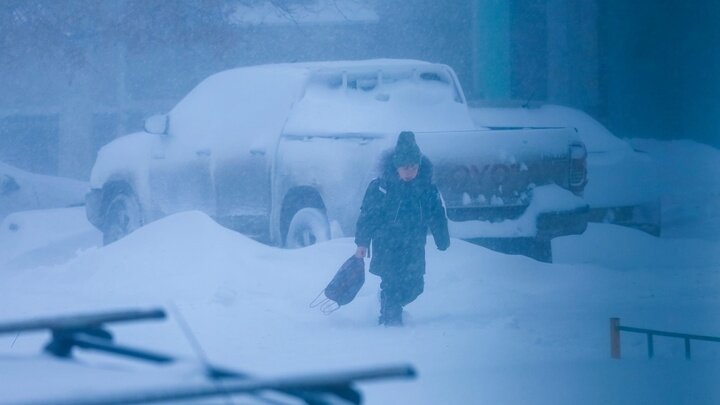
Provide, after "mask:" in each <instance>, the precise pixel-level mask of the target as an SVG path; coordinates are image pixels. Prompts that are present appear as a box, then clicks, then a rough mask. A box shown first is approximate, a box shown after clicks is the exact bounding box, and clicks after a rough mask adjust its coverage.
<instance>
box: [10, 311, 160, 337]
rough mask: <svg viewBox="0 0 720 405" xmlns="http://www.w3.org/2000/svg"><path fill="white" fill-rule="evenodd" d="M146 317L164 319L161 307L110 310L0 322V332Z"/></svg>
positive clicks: (84, 324)
mask: <svg viewBox="0 0 720 405" xmlns="http://www.w3.org/2000/svg"><path fill="white" fill-rule="evenodd" d="M148 319H165V311H163V310H162V309H149V310H129V311H111V312H104V313H94V314H79V315H69V316H57V317H50V318H39V319H33V320H29V321H19V322H8V323H3V324H0V334H4V333H18V332H29V331H37V330H46V329H50V330H69V329H87V328H90V327H94V326H99V325H104V324H108V323H116V322H126V321H140V320H148Z"/></svg>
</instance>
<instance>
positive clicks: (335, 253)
mask: <svg viewBox="0 0 720 405" xmlns="http://www.w3.org/2000/svg"><path fill="white" fill-rule="evenodd" d="M633 144H635V145H636V146H642V147H643V149H645V150H647V151H648V152H649V153H650V156H652V157H653V158H654V159H665V160H663V164H664V165H665V166H667V169H666V170H664V171H663V172H661V176H662V180H663V181H662V184H663V198H664V200H666V201H670V202H675V203H677V205H673V204H669V205H668V206H667V208H666V211H665V212H664V214H665V216H664V220H665V221H667V224H666V227H665V229H666V230H667V232H666V233H665V235H668V236H664V237H663V238H655V237H652V236H649V235H647V234H645V233H642V232H639V231H635V230H632V229H626V228H621V227H616V226H613V225H606V224H591V225H590V226H589V228H588V230H587V231H586V232H585V233H584V234H583V235H577V236H570V237H563V238H557V239H555V240H554V241H553V245H554V249H555V254H554V258H555V261H556V263H554V264H544V263H539V262H536V261H534V260H532V259H529V258H526V257H522V256H509V255H503V254H500V253H495V252H492V251H490V250H487V249H484V248H482V247H478V246H475V245H471V244H468V243H465V242H462V241H460V240H457V239H453V244H452V246H451V247H450V249H449V250H447V251H446V252H438V251H436V250H435V249H434V248H432V246H433V244H432V242H431V241H430V242H429V244H428V246H429V248H428V253H427V265H428V272H427V275H426V288H425V292H424V293H423V295H421V296H420V298H419V299H418V300H417V301H415V302H414V303H412V304H410V305H409V306H408V307H407V308H406V310H407V318H406V319H407V326H405V327H403V328H397V329H396V328H382V327H378V326H377V325H376V317H377V312H378V299H377V291H378V287H379V280H378V279H377V278H376V277H374V276H369V277H368V279H367V281H366V284H365V286H364V287H363V289H362V290H361V291H360V293H359V295H358V297H357V298H356V300H355V301H354V302H352V303H350V304H349V305H347V306H346V307H343V308H341V309H340V310H339V311H337V312H336V313H334V314H332V315H330V316H325V315H323V314H321V313H320V312H318V311H316V310H313V309H311V308H309V307H308V304H309V302H310V301H311V300H312V299H313V298H314V297H315V296H316V295H317V293H318V292H319V291H320V290H321V289H322V288H323V287H324V285H325V284H326V283H327V282H328V281H329V280H330V278H331V277H332V275H333V273H334V271H335V270H336V269H337V267H338V266H339V265H340V264H341V263H342V262H343V261H344V260H345V259H346V258H347V257H348V256H349V255H350V254H351V253H352V252H353V251H354V245H353V243H352V239H350V238H343V239H336V240H332V241H329V242H326V243H322V244H319V245H315V246H312V247H310V248H306V249H300V250H282V249H277V248H272V247H268V246H265V245H261V244H258V243H256V242H254V241H252V240H250V239H248V238H246V237H244V236H242V235H239V234H236V233H234V232H231V231H229V230H226V229H224V228H222V227H220V226H218V225H217V224H215V223H214V222H213V221H212V220H210V219H209V218H208V217H207V216H205V215H204V214H201V213H199V212H186V213H182V214H177V215H173V216H170V217H167V218H164V219H162V220H160V221H157V222H154V223H152V224H149V225H148V226H146V227H143V228H141V229H139V230H138V231H136V232H135V233H133V234H131V235H129V236H128V237H126V238H125V239H122V240H120V241H118V242H116V243H114V244H111V245H109V246H106V247H104V248H103V247H99V246H97V245H95V244H92V243H88V242H87V241H83V242H77V243H75V244H74V246H67V245H64V244H63V243H62V242H63V241H67V239H65V238H60V239H53V240H48V243H47V244H46V245H45V246H44V249H43V250H42V252H40V251H38V252H39V253H38V254H37V255H35V256H32V257H28V258H27V260H25V261H24V262H23V266H22V267H18V266H16V265H15V264H14V263H8V262H2V261H0V268H1V269H2V270H1V273H0V297H1V298H0V304H1V305H0V319H3V320H11V319H12V320H15V319H20V318H24V317H32V316H38V315H51V314H62V313H68V312H71V313H72V312H77V311H87V310H106V309H116V308H124V307H146V306H155V305H164V306H166V308H167V307H175V308H177V310H178V311H179V312H180V313H181V314H182V315H183V317H184V318H185V320H186V321H187V323H188V324H189V325H190V327H191V328H192V330H193V332H194V334H195V335H196V337H197V339H198V340H199V341H200V342H201V344H202V346H203V349H204V351H205V352H206V353H207V357H208V358H209V359H210V360H211V361H212V362H215V363H220V364H222V365H226V366H231V367H234V368H237V369H240V370H244V371H249V372H252V373H255V374H256V375H259V376H271V375H289V374H295V373H301V372H311V371H322V370H341V369H346V368H357V367H364V366H376V365H381V364H388V363H397V362H401V363H405V362H410V363H412V364H414V366H415V367H416V368H417V370H418V372H419V377H418V378H417V379H416V380H414V381H387V382H376V383H367V384H361V385H360V388H361V389H362V390H363V392H364V394H365V396H366V401H367V403H369V404H386V403H398V404H438V403H453V404H475V403H502V404H529V403H532V404H609V403H612V404H638V403H653V404H681V403H682V404H686V403H692V404H715V403H718V401H720V390H718V389H717V384H716V383H717V380H718V378H720V362H719V361H718V360H720V345H719V344H717V343H703V342H693V343H692V353H693V360H692V361H686V360H685V359H684V345H683V341H682V340H676V339H668V338H656V339H655V353H656V354H655V359H653V360H648V359H647V358H646V346H645V337H644V336H642V335H633V334H628V333H623V335H622V342H623V346H622V347H623V359H622V360H612V359H610V356H609V322H608V318H610V317H614V316H617V317H620V318H621V322H622V324H624V325H631V326H637V327H647V328H653V329H661V330H670V331H677V332H686V333H694V334H702V335H714V336H720V328H718V326H717V325H719V324H720V322H719V321H720V313H718V311H717V308H718V305H719V304H720V298H719V296H718V294H717V291H718V289H719V288H720V237H719V235H720V221H718V218H720V215H719V214H718V213H717V210H716V209H713V207H715V208H716V207H717V198H718V195H720V182H718V177H717V176H718V170H719V169H718V167H717V163H716V162H718V161H720V151H718V150H717V149H712V148H709V147H706V146H703V145H698V144H695V143H692V142H671V143H667V142H657V141H638V140H634V141H633ZM698 169H703V170H704V173H705V175H704V176H698V175H695V176H693V175H691V174H690V173H698V172H697V170H698ZM682 197H686V198H687V199H690V201H691V202H692V204H693V205H694V207H695V209H689V208H688V209H681V208H680V201H679V200H680V199H682ZM27 215H28V221H30V217H32V216H33V214H27ZM34 215H42V214H40V213H37V214H34ZM72 215H75V214H72V213H69V214H68V217H67V219H68V221H69V222H72V223H73V224H74V225H70V224H68V225H67V227H68V228H71V227H72V228H74V229H76V232H75V231H74V232H68V233H69V234H77V233H83V232H84V231H83V230H86V229H88V228H87V227H88V225H87V224H86V223H83V221H82V220H81V218H77V217H75V219H72V218H71V217H72ZM38 219H39V218H38ZM38 222H43V221H38ZM21 229H24V228H21ZM36 232H37V235H38V237H39V235H40V234H42V233H43V232H44V231H43V230H37V231H36ZM38 242H40V241H39V240H38ZM5 246H6V245H5V244H4V243H3V244H2V245H0V251H3V254H5V252H4V249H6V247H5ZM53 251H63V252H74V254H73V256H74V257H73V258H72V259H69V260H66V258H65V257H62V258H60V256H56V257H58V259H57V260H55V261H54V262H53V263H52V264H51V263H48V260H47V257H49V255H50V254H51V252H53ZM0 257H7V255H4V256H3V255H0ZM33 259H34V260H36V263H35V265H33V263H31V261H32V260H33ZM171 315H172V312H171ZM113 330H115V331H117V336H116V337H117V339H118V341H119V342H123V343H126V344H132V345H136V346H141V347H146V348H152V349H156V350H159V351H162V352H169V353H175V354H177V355H179V356H182V357H184V358H186V359H193V358H196V357H197V355H196V354H195V353H194V351H193V349H192V347H191V345H190V344H189V343H188V341H187V338H186V337H185V336H184V335H183V333H182V332H181V330H180V328H179V327H178V326H177V320H176V319H174V318H173V317H172V316H171V319H170V320H169V321H167V322H164V323H160V324H154V323H143V324H138V325H135V326H125V327H123V326H118V327H116V328H113ZM46 338H47V336H46V335H43V334H22V335H19V336H14V335H13V336H0V373H1V374H2V375H3V376H8V377H4V379H5V378H12V379H11V380H7V379H5V380H4V382H3V384H0V397H1V398H2V399H3V400H5V401H10V400H13V399H20V398H27V397H28V395H33V396H34V397H37V396H42V395H45V394H47V395H53V394H54V393H57V392H58V391H62V390H63V388H66V389H67V390H68V391H71V392H72V393H73V394H78V395H82V393H84V392H85V393H88V392H98V391H102V390H104V389H110V388H111V387H113V389H118V388H120V389H122V388H132V387H139V386H146V385H147V384H148V383H157V384H164V383H167V382H168V381H169V380H173V381H181V382H183V381H184V382H191V381H196V380H197V376H196V375H194V374H193V373H191V372H189V371H188V369H187V368H181V369H180V370H176V369H163V371H167V372H159V373H158V372H157V371H152V370H147V369H146V368H145V367H144V366H143V367H139V366H133V365H131V364H125V363H120V364H116V363H114V362H111V361H109V360H104V358H103V357H100V356H99V355H93V354H84V355H83V356H82V357H81V363H73V364H72V366H73V367H71V368H74V366H75V365H79V366H87V367H88V368H93V369H97V368H108V367H109V368H111V369H112V372H111V373H110V374H112V377H110V374H108V373H105V372H103V373H92V374H89V373H85V372H83V371H77V372H72V371H67V370H68V369H67V368H63V370H65V371H63V372H62V373H56V372H55V371H57V370H58V367H55V366H52V367H48V366H47V364H46V363H47V360H46V359H45V360H43V359H42V358H41V356H39V355H38V350H39V348H40V347H41V344H42V343H43V342H44V341H45V340H46ZM19 371H22V373H20V372H19ZM122 371H125V372H127V373H128V374H127V375H122V374H123V372H122ZM29 374H32V375H33V378H30V377H27V376H28V375H29ZM139 375H142V377H143V378H142V379H139V378H138V376H139ZM13 376H16V377H13ZM17 376H21V377H17ZM22 376H24V377H22ZM75 377H80V378H81V379H76V378H75ZM41 378H42V379H44V380H46V381H47V380H50V381H51V383H47V382H42V381H41V380H40V379H41ZM139 380H140V381H139ZM5 381H11V383H10V384H5Z"/></svg>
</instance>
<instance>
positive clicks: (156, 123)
mask: <svg viewBox="0 0 720 405" xmlns="http://www.w3.org/2000/svg"><path fill="white" fill-rule="evenodd" d="M168 122H169V117H168V115H167V114H156V115H153V116H151V117H149V118H147V119H146V120H145V132H147V133H150V134H157V135H166V134H167V130H168Z"/></svg>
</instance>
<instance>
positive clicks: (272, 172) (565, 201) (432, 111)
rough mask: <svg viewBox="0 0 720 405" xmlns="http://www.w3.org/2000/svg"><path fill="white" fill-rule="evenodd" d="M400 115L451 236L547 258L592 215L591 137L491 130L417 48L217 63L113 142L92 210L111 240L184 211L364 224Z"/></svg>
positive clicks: (265, 235) (319, 230) (282, 235)
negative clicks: (430, 173)
mask: <svg viewBox="0 0 720 405" xmlns="http://www.w3.org/2000/svg"><path fill="white" fill-rule="evenodd" d="M402 130H411V131H415V132H416V138H417V141H418V143H419V145H420V148H421V149H422V151H423V153H425V154H426V155H427V156H428V157H429V158H430V159H431V160H432V161H433V163H434V164H435V180H436V183H437V184H438V187H439V188H440V191H441V193H442V195H443V198H444V200H445V204H446V207H447V211H448V217H449V219H450V227H451V228H450V230H451V235H452V236H455V237H459V238H463V239H467V240H471V241H474V242H478V243H481V244H486V245H490V246H491V247H495V248H499V247H500V248H502V247H503V246H500V245H498V244H504V245H506V246H504V247H505V248H507V247H510V248H513V247H514V248H515V250H518V251H519V252H520V253H525V254H529V255H531V256H534V257H537V258H540V259H544V260H549V259H550V257H551V256H550V254H551V252H550V239H552V238H553V237H555V236H559V235H567V234H577V233H581V232H583V231H584V230H585V228H586V225H587V204H585V202H584V200H583V199H582V198H581V195H582V191H583V188H584V186H585V183H586V167H585V159H586V151H585V147H584V145H583V144H582V142H581V141H580V140H579V138H578V137H577V135H576V134H575V133H574V130H571V129H565V128H549V129H533V130H512V129H508V130H496V129H493V130H490V129H487V130H484V129H477V128H476V127H475V126H474V123H473V121H472V119H471V117H470V114H469V112H468V108H467V104H466V101H465V96H464V95H463V92H462V89H461V87H460V85H459V83H458V80H457V77H456V76H455V73H454V72H453V70H452V69H451V68H449V67H448V66H445V65H439V64H432V63H427V62H421V61H414V60H367V61H349V62H316V63H298V64H278V65H264V66H254V67H244V68H237V69H232V70H228V71H224V72H220V73H218V74H215V75H213V76H210V77H209V78H207V79H206V80H204V81H203V82H202V83H200V84H199V85H198V86H197V87H196V88H195V89H193V90H192V91H191V92H190V93H189V94H188V95H187V96H186V97H185V98H184V99H183V100H181V101H180V102H179V103H178V104H177V105H176V106H175V107H174V108H173V109H172V110H171V111H170V112H169V113H168V114H163V115H156V116H153V117H150V118H148V119H147V120H146V122H145V131H143V132H139V133H134V134H130V135H126V136H123V137H120V138H118V139H116V140H114V141H113V142H111V143H110V144H108V145H106V146H104V147H103V148H102V149H101V150H100V151H99V153H98V157H97V161H96V163H95V166H94V167H93V170H92V174H91V180H90V184H91V187H92V189H91V192H90V193H89V194H88V195H87V199H86V200H87V201H86V203H87V204H86V206H87V216H88V218H89V220H90V222H92V223H93V224H94V225H95V226H96V227H97V228H98V229H100V230H101V231H102V232H103V234H104V241H105V243H110V242H113V241H115V240H117V239H119V238H121V237H123V236H124V235H126V234H128V233H130V232H132V231H133V230H135V229H136V228H138V227H140V226H142V225H143V224H146V223H148V222H150V221H153V220H155V219H158V218H161V217H163V216H166V215H169V214H172V213H175V212H179V211H185V210H201V211H203V212H205V213H207V214H208V215H210V216H212V217H213V218H214V219H215V220H216V221H218V222H219V223H220V224H222V225H224V226H227V227H229V228H231V229H235V230H237V231H240V232H242V233H244V234H247V235H249V236H252V237H254V238H256V239H258V240H261V241H264V242H267V243H272V244H276V245H280V246H288V247H297V246H304V245H308V244H312V243H315V242H318V241H322V240H325V239H328V238H331V237H340V236H351V235H353V234H354V232H355V221H356V219H357V215H358V213H359V206H360V203H361V201H362V197H363V193H364V191H365V187H366V186H367V184H368V183H369V181H370V180H371V179H372V178H373V177H375V176H376V175H377V174H378V161H379V158H380V156H381V154H382V153H383V152H384V151H385V150H387V149H389V148H391V147H392V146H393V145H394V143H395V140H396V138H397V135H398V133H399V132H400V131H402ZM508 241H509V242H510V243H508ZM503 242H505V243H503Z"/></svg>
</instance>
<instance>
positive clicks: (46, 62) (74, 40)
mask: <svg viewBox="0 0 720 405" xmlns="http://www.w3.org/2000/svg"><path fill="white" fill-rule="evenodd" d="M686 3H687V4H686ZM718 17H720V2H714V1H712V0H708V1H700V0H698V1H694V2H681V1H676V0H634V1H624V0H458V1H452V2H438V1H433V0H418V1H413V2H408V1H401V0H383V1H379V0H282V1H279V0H275V1H270V0H183V1H181V0H168V1H162V2H160V1H157V2H156V1H146V0H115V1H111V2H94V1H84V0H77V1H75V0H68V1H63V2H56V1H53V0H38V1H33V2H26V1H19V0H18V1H14V0H13V1H7V2H4V3H3V5H2V6H0V31H2V35H1V36H0V52H1V54H2V58H0V75H1V77H2V78H3V80H0V94H2V95H3V96H2V97H0V161H5V162H7V163H10V164H13V165H15V166H18V167H21V168H24V169H27V170H31V171H35V172H39V173H46V174H59V175H63V176H69V177H75V178H80V179H83V178H86V177H87V175H88V173H89V170H90V167H91V166H92V164H93V161H94V158H95V154H96V152H97V150H98V149H99V148H100V147H101V146H102V145H103V144H105V143H107V142H108V141H110V140H112V139H113V138H114V137H116V136H118V135H122V134H125V133H128V132H131V131H136V130H139V129H141V128H142V124H143V119H144V118H145V117H146V116H149V115H151V114H154V113H157V112H166V111H168V110H169V109H170V108H171V107H172V106H173V105H174V104H175V103H176V102H177V101H178V99H179V98H180V97H181V96H182V95H183V94H186V93H187V92H188V91H189V90H190V89H191V88H192V87H193V86H194V85H195V84H197V83H198V82H199V81H200V80H202V79H203V78H204V77H206V76H208V75H210V74H212V73H214V72H217V71H220V70H224V69H228V68H232V67H236V66H245V65H254V64H262V63H278V62H295V61H310V60H331V59H364V58H377V57H388V58H415V59H423V60H429V61H433V62H441V63H446V64H448V65H451V66H452V67H453V68H454V69H455V70H456V71H457V73H458V75H459V77H460V80H461V81H462V84H463V86H464V88H465V90H466V93H467V94H466V95H467V97H468V99H470V100H473V101H474V102H476V103H493V102H507V101H512V102H514V103H519V102H526V101H528V100H531V101H533V102H551V103H554V104H564V105H568V106H571V107H575V108H580V109H583V110H585V111H587V112H589V113H590V114H591V115H593V116H594V117H595V118H597V119H598V120H600V121H601V122H603V123H604V124H605V125H606V126H607V127H608V128H609V129H610V130H611V131H613V132H614V133H615V134H617V135H619V136H622V137H653V138H660V139H675V138H691V139H695V140H697V141H700V142H705V143H708V144H712V145H715V146H720V134H719V133H718V128H720V125H719V124H720V122H719V121H720V114H718V112H719V111H718V110H720V99H719V96H718V94H720V88H718V87H720V80H718V79H717V78H715V72H718V71H720V69H718V68H719V67H720V66H718V64H720V60H719V59H720V51H719V50H718V49H717V48H718V44H720V41H718V39H720V38H718V36H720V27H718V26H717V25H716V24H715V23H714V21H716V20H718Z"/></svg>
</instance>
